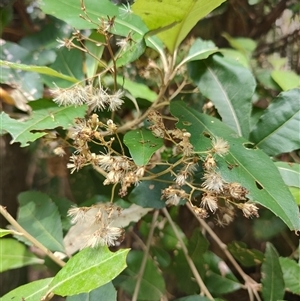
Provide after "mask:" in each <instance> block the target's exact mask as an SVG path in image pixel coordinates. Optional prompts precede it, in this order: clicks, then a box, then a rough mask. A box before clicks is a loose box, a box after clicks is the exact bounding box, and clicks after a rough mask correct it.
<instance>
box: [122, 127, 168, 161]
mask: <svg viewBox="0 0 300 301" xmlns="http://www.w3.org/2000/svg"><path fill="white" fill-rule="evenodd" d="M124 143H125V145H126V146H127V147H128V149H129V151H130V154H131V156H132V159H133V161H134V162H135V164H136V165H138V166H143V165H146V164H147V163H148V162H149V160H150V159H151V156H152V155H153V154H154V153H155V152H156V151H157V150H158V149H160V148H161V147H162V146H163V139H161V138H158V137H155V136H154V135H153V134H152V132H151V131H149V130H147V129H140V130H134V131H130V132H127V133H126V134H125V136H124Z"/></svg>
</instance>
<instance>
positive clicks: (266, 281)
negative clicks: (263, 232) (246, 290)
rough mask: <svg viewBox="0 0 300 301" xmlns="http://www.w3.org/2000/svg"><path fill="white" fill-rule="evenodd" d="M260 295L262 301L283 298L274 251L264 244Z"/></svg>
mask: <svg viewBox="0 0 300 301" xmlns="http://www.w3.org/2000/svg"><path fill="white" fill-rule="evenodd" d="M261 273H262V279H261V283H262V295H263V298H264V300H268V301H277V300H280V299H283V296H284V280H283V274H282V270H281V267H280V263H279V257H278V254H277V251H276V249H275V248H274V247H273V245H272V244H271V243H269V242H267V244H266V252H265V261H264V263H263V264H262V267H261Z"/></svg>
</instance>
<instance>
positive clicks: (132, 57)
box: [116, 36, 146, 67]
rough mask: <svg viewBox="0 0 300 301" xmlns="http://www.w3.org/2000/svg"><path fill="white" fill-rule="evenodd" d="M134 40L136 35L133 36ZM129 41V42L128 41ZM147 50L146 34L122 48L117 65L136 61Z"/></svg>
mask: <svg viewBox="0 0 300 301" xmlns="http://www.w3.org/2000/svg"><path fill="white" fill-rule="evenodd" d="M132 39H133V40H134V36H133V37H132ZM127 43H128V42H127ZM145 50H146V43H145V39H144V36H143V37H142V38H140V39H136V40H134V42H131V43H129V45H128V46H126V47H125V48H124V49H122V50H120V52H119V53H118V55H119V57H118V59H117V62H116V64H117V67H121V66H124V65H127V64H129V63H131V62H133V61H136V60H137V59H138V58H139V57H140V56H141V55H142V54H143V53H144V52H145Z"/></svg>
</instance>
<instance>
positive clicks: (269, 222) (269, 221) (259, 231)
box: [253, 211, 287, 241]
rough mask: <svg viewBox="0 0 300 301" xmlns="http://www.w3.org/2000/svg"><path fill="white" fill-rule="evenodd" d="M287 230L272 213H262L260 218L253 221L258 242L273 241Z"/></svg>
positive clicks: (254, 233)
mask: <svg viewBox="0 0 300 301" xmlns="http://www.w3.org/2000/svg"><path fill="white" fill-rule="evenodd" d="M286 230H287V229H286V225H285V224H284V223H283V222H282V220H281V219H280V218H278V217H277V216H275V215H273V214H272V212H270V211H263V212H261V214H260V217H259V218H258V219H256V220H254V221H253V235H254V237H255V239H257V240H262V241H268V240H271V239H272V238H274V237H275V236H277V235H279V234H280V233H282V232H284V231H286Z"/></svg>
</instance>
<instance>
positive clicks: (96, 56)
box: [85, 31, 106, 78]
mask: <svg viewBox="0 0 300 301" xmlns="http://www.w3.org/2000/svg"><path fill="white" fill-rule="evenodd" d="M89 39H91V40H92V41H97V42H98V43H99V44H98V43H94V42H92V41H90V40H86V41H85V46H86V48H87V49H88V50H89V53H91V54H92V55H90V54H89V53H86V54H85V65H86V75H87V77H88V78H91V77H93V76H94V75H95V74H96V73H97V69H98V66H99V65H101V64H102V67H106V64H105V63H104V62H103V61H102V60H101V57H102V54H103V51H104V44H102V43H104V42H105V37H104V35H102V34H100V33H98V32H97V31H93V32H92V33H91V34H90V36H89Z"/></svg>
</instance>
